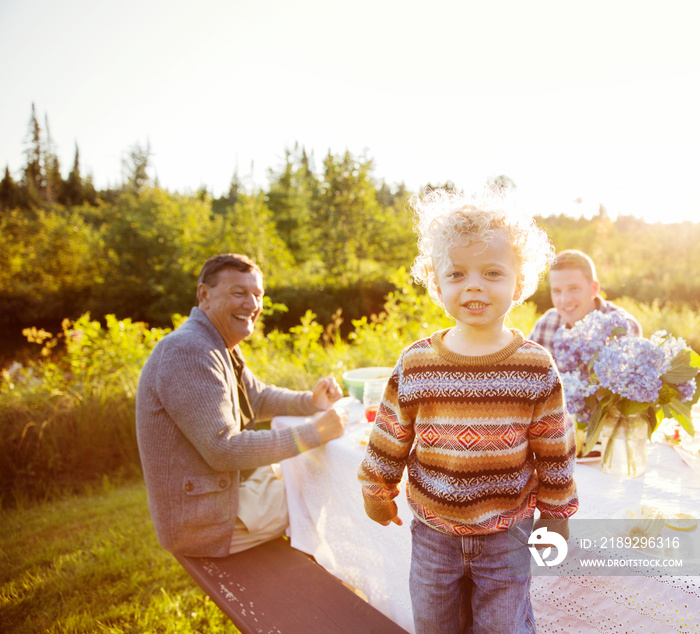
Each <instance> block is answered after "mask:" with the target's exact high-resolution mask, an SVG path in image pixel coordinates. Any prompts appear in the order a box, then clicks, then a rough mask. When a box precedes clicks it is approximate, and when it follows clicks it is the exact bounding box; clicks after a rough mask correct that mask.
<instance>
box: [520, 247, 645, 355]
mask: <svg viewBox="0 0 700 634" xmlns="http://www.w3.org/2000/svg"><path fill="white" fill-rule="evenodd" d="M549 286H550V291H551V295H552V304H554V308H550V309H549V310H548V311H547V312H546V313H545V314H544V315H542V317H540V318H539V319H538V320H537V321H536V322H535V325H534V327H533V328H532V331H531V332H530V334H529V335H528V339H530V340H531V341H534V342H535V343H539V344H540V345H542V346H544V347H545V348H547V350H549V351H550V352H551V353H552V354H554V350H553V346H552V340H553V338H554V333H555V332H556V331H557V330H558V329H559V327H561V326H564V325H566V326H567V327H568V328H570V327H571V326H573V325H574V324H575V323H576V322H577V321H578V320H579V319H583V318H584V317H585V316H586V315H587V314H588V313H590V312H591V311H594V310H600V311H602V312H604V313H612V312H617V313H620V314H621V315H622V316H623V317H624V318H625V319H626V320H627V323H628V324H629V331H628V334H630V335H634V336H638V337H641V336H642V326H641V325H640V323H639V322H638V321H637V320H636V319H635V318H634V317H633V316H632V315H631V314H630V313H628V312H627V311H626V310H625V309H624V308H621V307H620V306H616V305H615V304H613V303H612V302H608V301H606V300H604V299H603V298H602V297H601V296H600V295H599V293H600V282H598V277H597V275H596V271H595V265H594V264H593V260H591V258H590V257H588V256H587V255H586V254H585V253H583V252H582V251H578V250H576V249H567V250H566V251H562V252H561V253H559V254H558V255H557V259H556V262H555V263H554V264H553V265H552V268H551V269H550V271H549Z"/></svg>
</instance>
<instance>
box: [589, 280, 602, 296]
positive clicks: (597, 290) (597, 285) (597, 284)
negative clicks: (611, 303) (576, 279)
mask: <svg viewBox="0 0 700 634" xmlns="http://www.w3.org/2000/svg"><path fill="white" fill-rule="evenodd" d="M591 289H592V290H593V297H597V296H598V295H600V282H599V281H598V280H593V282H592V283H591Z"/></svg>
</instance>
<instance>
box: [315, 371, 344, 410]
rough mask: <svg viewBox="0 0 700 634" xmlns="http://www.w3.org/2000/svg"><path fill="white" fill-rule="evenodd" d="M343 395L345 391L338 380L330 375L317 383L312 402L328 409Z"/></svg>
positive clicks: (320, 407)
mask: <svg viewBox="0 0 700 634" xmlns="http://www.w3.org/2000/svg"><path fill="white" fill-rule="evenodd" d="M342 396H343V391H342V390H341V389H340V386H339V385H338V382H337V381H336V380H335V378H333V377H332V376H328V377H326V378H325V379H321V380H320V381H319V382H318V383H316V386H315V387H314V391H313V396H312V397H311V402H312V403H313V404H314V406H315V407H316V408H317V409H328V408H330V406H331V405H333V403H335V402H336V401H337V400H338V399H340V398H342Z"/></svg>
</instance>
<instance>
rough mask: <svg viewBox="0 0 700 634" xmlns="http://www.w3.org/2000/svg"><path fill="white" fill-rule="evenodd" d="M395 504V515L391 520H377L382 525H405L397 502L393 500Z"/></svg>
mask: <svg viewBox="0 0 700 634" xmlns="http://www.w3.org/2000/svg"><path fill="white" fill-rule="evenodd" d="M392 505H393V507H394V508H393V511H394V517H392V518H391V519H390V520H386V521H385V522H380V521H378V520H377V524H381V525H382V526H389V524H396V525H397V526H403V522H402V521H401V518H400V517H399V509H398V507H397V506H396V502H392Z"/></svg>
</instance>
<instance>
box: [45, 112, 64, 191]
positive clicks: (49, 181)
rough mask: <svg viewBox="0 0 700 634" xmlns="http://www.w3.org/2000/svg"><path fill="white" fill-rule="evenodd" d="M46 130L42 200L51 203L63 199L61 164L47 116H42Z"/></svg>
mask: <svg viewBox="0 0 700 634" xmlns="http://www.w3.org/2000/svg"><path fill="white" fill-rule="evenodd" d="M44 128H45V130H46V143H45V146H44V155H43V164H44V174H45V175H46V180H45V188H44V200H45V201H46V202H47V203H49V204H51V203H55V202H58V201H59V200H62V199H63V179H62V178H61V166H60V163H59V161H58V155H57V154H56V147H55V144H54V142H53V137H52V136H51V131H50V129H49V118H48V116H45V118H44Z"/></svg>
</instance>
